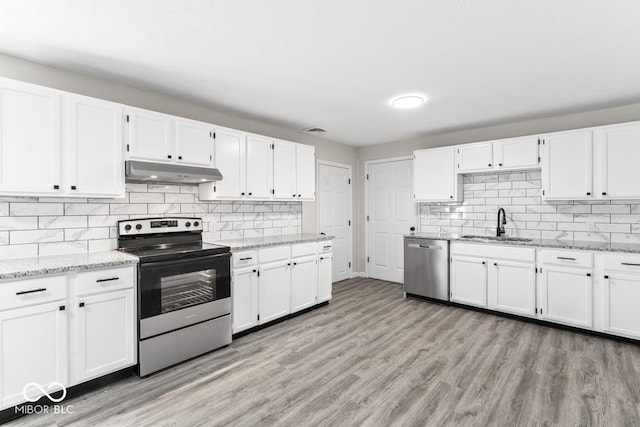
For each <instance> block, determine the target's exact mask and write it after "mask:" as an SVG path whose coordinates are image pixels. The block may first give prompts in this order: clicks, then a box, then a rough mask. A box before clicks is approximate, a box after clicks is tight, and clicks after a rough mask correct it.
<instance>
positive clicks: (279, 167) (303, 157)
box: [273, 140, 316, 200]
mask: <svg viewBox="0 0 640 427" xmlns="http://www.w3.org/2000/svg"><path fill="white" fill-rule="evenodd" d="M315 163H316V161H315V148H314V147H312V146H310V145H302V144H296V143H293V142H288V141H280V140H276V141H274V148H273V196H274V198H275V199H279V200H314V199H315V197H316V196H315V186H316V184H315V170H316V166H315Z"/></svg>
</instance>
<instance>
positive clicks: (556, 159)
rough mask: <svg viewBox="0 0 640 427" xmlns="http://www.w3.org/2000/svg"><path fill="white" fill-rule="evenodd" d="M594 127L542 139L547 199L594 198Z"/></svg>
mask: <svg viewBox="0 0 640 427" xmlns="http://www.w3.org/2000/svg"><path fill="white" fill-rule="evenodd" d="M591 134H592V132H591V130H590V129H589V130H579V131H571V132H562V133H557V134H551V135H545V136H544V138H543V140H542V148H543V150H542V151H543V158H542V188H543V189H544V190H543V191H544V195H543V197H544V198H545V199H557V200H584V199H591V198H592V197H593V188H592V187H593V178H592V177H593V164H592V160H593V144H592V137H591Z"/></svg>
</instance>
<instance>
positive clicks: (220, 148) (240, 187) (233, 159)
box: [213, 128, 245, 199]
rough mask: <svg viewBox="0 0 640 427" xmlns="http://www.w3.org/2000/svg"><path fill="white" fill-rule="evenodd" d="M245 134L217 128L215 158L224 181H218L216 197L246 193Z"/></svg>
mask: <svg viewBox="0 0 640 427" xmlns="http://www.w3.org/2000/svg"><path fill="white" fill-rule="evenodd" d="M244 142H245V134H244V133H243V132H238V131H235V130H232V129H221V128H218V129H216V138H215V143H214V147H215V148H214V150H215V152H214V154H213V159H214V161H215V164H216V167H217V168H218V170H219V171H220V173H222V181H218V182H217V183H216V187H217V188H216V197H219V198H230V199H239V198H241V197H242V196H243V194H242V193H244V185H245V183H244V164H243V161H242V159H243V151H244Z"/></svg>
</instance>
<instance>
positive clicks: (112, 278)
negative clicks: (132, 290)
mask: <svg viewBox="0 0 640 427" xmlns="http://www.w3.org/2000/svg"><path fill="white" fill-rule="evenodd" d="M114 280H120V278H119V277H109V278H108V279H98V280H96V282H97V283H100V282H112V281H114Z"/></svg>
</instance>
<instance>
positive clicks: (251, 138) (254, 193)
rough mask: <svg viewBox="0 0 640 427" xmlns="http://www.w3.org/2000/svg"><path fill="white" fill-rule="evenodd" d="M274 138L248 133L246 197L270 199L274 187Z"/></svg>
mask: <svg viewBox="0 0 640 427" xmlns="http://www.w3.org/2000/svg"><path fill="white" fill-rule="evenodd" d="M271 144H273V140H272V139H269V138H264V137H261V136H258V135H247V152H246V153H247V154H246V171H247V177H246V179H247V185H246V187H247V188H246V191H245V193H246V197H247V198H249V199H270V198H271V188H272V187H273V153H272V149H271Z"/></svg>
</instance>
